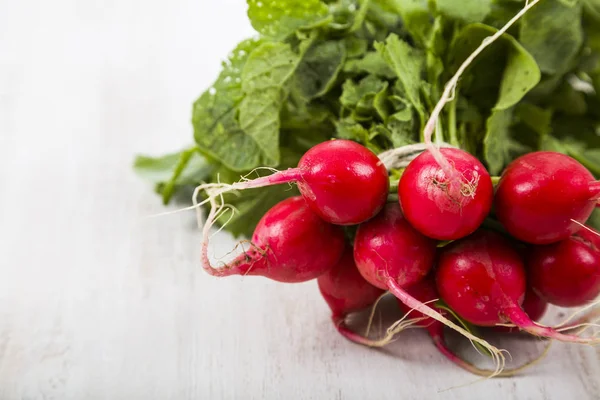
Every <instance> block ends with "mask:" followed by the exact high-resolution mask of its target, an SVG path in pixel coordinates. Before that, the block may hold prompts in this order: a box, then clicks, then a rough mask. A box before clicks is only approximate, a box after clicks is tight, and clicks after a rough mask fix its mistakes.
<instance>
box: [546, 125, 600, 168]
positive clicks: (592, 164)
mask: <svg viewBox="0 0 600 400" xmlns="http://www.w3.org/2000/svg"><path fill="white" fill-rule="evenodd" d="M552 131H553V132H552V134H553V137H552V138H549V139H548V140H546V141H545V142H544V145H543V148H544V149H545V150H553V151H559V152H561V153H565V154H568V155H569V156H571V157H573V158H575V159H576V160H577V161H579V162H580V163H581V164H583V165H584V166H585V167H586V168H587V169H589V170H590V171H591V172H592V173H593V174H594V175H595V176H596V177H600V123H599V122H598V121H595V120H593V119H591V118H582V117H574V116H567V115H560V116H557V117H556V118H554V120H553V125H552Z"/></svg>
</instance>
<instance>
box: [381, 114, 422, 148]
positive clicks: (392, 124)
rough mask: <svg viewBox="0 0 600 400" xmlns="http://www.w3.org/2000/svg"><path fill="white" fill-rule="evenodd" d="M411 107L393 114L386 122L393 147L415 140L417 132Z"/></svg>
mask: <svg viewBox="0 0 600 400" xmlns="http://www.w3.org/2000/svg"><path fill="white" fill-rule="evenodd" d="M415 125H416V124H415V118H414V115H413V109H412V107H407V108H405V109H404V110H402V111H398V112H397V113H395V114H393V115H392V116H391V117H390V118H389V121H388V123H387V128H388V129H389V130H390V132H391V134H390V139H391V141H392V146H393V147H401V146H404V145H407V144H412V143H414V142H415V134H416V133H417V130H416V126H415Z"/></svg>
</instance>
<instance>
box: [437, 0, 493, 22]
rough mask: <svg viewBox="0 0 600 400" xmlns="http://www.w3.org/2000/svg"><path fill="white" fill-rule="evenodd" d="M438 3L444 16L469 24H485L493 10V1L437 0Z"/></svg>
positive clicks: (438, 7) (439, 9)
mask: <svg viewBox="0 0 600 400" xmlns="http://www.w3.org/2000/svg"><path fill="white" fill-rule="evenodd" d="M436 3H437V9H438V11H439V12H440V13H441V14H442V15H444V16H446V17H448V18H451V19H454V20H459V21H463V22H467V23H472V22H483V20H484V19H485V17H487V15H488V14H489V13H490V12H491V10H492V0H437V1H436Z"/></svg>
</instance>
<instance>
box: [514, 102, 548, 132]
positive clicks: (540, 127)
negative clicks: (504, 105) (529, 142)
mask: <svg viewBox="0 0 600 400" xmlns="http://www.w3.org/2000/svg"><path fill="white" fill-rule="evenodd" d="M515 117H516V118H517V119H518V120H519V121H521V122H522V123H524V124H525V125H526V126H527V127H529V128H530V129H531V130H533V131H535V132H536V133H537V134H538V135H539V136H540V137H544V136H547V135H550V134H551V133H552V110H546V109H543V108H541V107H538V106H536V105H534V104H531V103H520V104H518V105H517V106H516V108H515Z"/></svg>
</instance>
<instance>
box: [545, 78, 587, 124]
mask: <svg viewBox="0 0 600 400" xmlns="http://www.w3.org/2000/svg"><path fill="white" fill-rule="evenodd" d="M548 104H549V105H551V106H552V107H553V108H554V109H555V110H556V111H560V112H562V113H563V114H568V115H580V116H582V115H585V114H586V113H587V111H588V110H587V101H586V98H585V94H584V93H582V92H580V91H578V90H576V89H575V88H574V87H573V85H571V84H570V83H569V82H567V81H564V82H563V84H562V85H561V86H559V87H558V89H556V90H555V91H554V93H553V94H552V95H551V96H550V98H549V101H548Z"/></svg>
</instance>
